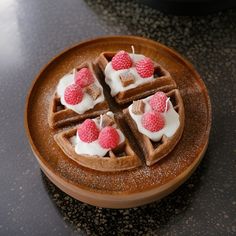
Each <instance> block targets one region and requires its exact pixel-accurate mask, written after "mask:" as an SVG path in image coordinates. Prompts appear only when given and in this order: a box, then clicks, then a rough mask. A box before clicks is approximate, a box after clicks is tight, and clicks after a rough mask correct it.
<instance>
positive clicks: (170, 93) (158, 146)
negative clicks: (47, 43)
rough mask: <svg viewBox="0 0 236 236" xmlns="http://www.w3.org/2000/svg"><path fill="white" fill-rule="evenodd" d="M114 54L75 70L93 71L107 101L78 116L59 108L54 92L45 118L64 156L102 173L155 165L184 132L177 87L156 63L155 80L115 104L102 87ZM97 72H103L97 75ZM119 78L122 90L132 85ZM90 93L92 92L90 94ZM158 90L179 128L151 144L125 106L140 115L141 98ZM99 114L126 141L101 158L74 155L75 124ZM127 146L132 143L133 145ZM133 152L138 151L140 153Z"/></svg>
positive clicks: (122, 94)
mask: <svg viewBox="0 0 236 236" xmlns="http://www.w3.org/2000/svg"><path fill="white" fill-rule="evenodd" d="M114 55H115V52H103V53H101V54H100V55H99V56H98V57H97V59H96V60H95V61H94V64H93V62H92V61H91V62H90V61H87V62H86V63H83V64H82V65H80V66H79V67H78V68H77V70H79V69H80V68H83V67H87V68H89V69H90V70H91V71H92V73H93V75H94V78H95V79H97V80H98V81H99V82H100V84H101V85H102V87H103V90H104V94H105V99H106V100H105V101H104V102H102V103H99V104H97V105H96V106H95V107H94V108H93V109H91V110H89V111H87V112H85V113H84V114H81V115H80V114H76V113H75V112H74V111H72V110H70V109H67V108H65V107H64V106H62V105H61V104H60V98H59V97H58V96H57V94H56V92H55V93H54V95H53V98H52V101H51V104H50V108H49V116H48V120H49V126H50V127H51V128H58V129H59V131H58V132H57V133H56V134H55V135H54V140H55V141H56V143H57V144H58V145H59V147H60V148H61V150H62V151H63V152H64V154H65V155H66V156H68V157H69V158H70V159H72V160H74V161H75V162H77V163H78V164H79V165H81V166H84V167H87V168H90V169H93V170H97V171H103V172H115V171H123V170H130V169H134V168H138V167H139V166H140V165H142V163H146V165H147V166H151V165H153V164H155V163H156V162H158V161H159V160H161V159H162V158H164V157H165V156H167V155H168V154H169V153H170V152H171V151H172V150H173V149H174V147H175V146H176V145H177V143H178V141H179V140H180V138H181V136H182V133H183V129H184V120H185V114H184V105H183V101H182V98H181V95H180V92H179V90H178V89H177V85H176V83H175V81H174V80H173V78H172V77H171V75H170V73H169V72H168V71H167V70H165V69H164V68H163V67H162V66H161V65H159V64H158V63H157V62H154V77H155V80H154V81H151V82H149V83H146V84H142V85H139V86H137V87H136V88H132V89H129V90H126V91H123V92H120V93H118V94H117V95H116V96H115V101H114V99H113V98H112V96H111V95H110V91H109V87H108V86H105V81H104V75H105V74H104V70H105V67H106V65H107V64H108V63H109V62H110V61H111V59H112V57H113V56H114ZM99 70H100V72H102V73H100V72H99ZM120 79H121V82H122V85H123V86H124V87H125V86H127V84H129V83H132V80H133V77H132V76H130V75H129V74H127V75H125V76H124V77H122V78H120ZM90 90H92V92H90ZM86 91H88V92H89V93H91V94H92V96H94V97H95V98H96V96H97V94H96V93H93V88H92V87H91V88H90V87H88V88H86ZM157 91H163V92H165V93H166V95H167V97H169V98H170V101H171V102H172V104H173V107H174V109H175V111H176V112H177V113H178V114H179V120H180V125H179V128H178V129H177V131H176V132H175V134H174V135H173V136H172V137H170V138H168V137H166V136H165V135H163V137H162V138H161V140H160V141H158V142H153V141H151V140H150V139H149V138H148V137H147V136H146V135H144V134H142V133H140V132H139V131H138V128H137V125H136V123H135V122H134V121H133V119H132V118H131V116H130V114H129V112H128V106H129V105H130V102H133V105H134V107H133V108H134V112H135V113H136V114H143V112H144V104H143V102H142V99H143V98H146V97H148V96H150V95H152V94H154V93H155V92H157ZM108 104H109V106H110V109H109V106H108ZM108 110H112V111H113V112H114V113H117V114H118V116H119V119H116V121H115V120H113V119H111V118H110V117H109V116H107V115H106V114H105V113H106V112H107V111H108ZM101 114H103V116H104V124H106V125H108V126H109V125H114V123H115V125H116V126H118V128H119V127H122V131H123V134H124V136H125V142H124V143H122V144H121V145H119V146H118V147H117V148H116V149H114V150H110V151H108V152H107V154H106V155H105V156H104V157H102V156H98V155H94V156H92V155H79V154H77V153H76V152H75V146H74V145H73V143H72V142H71V138H72V137H73V136H75V135H76V130H77V126H78V124H80V123H82V121H83V120H85V119H86V118H92V117H97V118H96V119H99V117H98V116H99V115H101ZM115 116H116V114H115ZM123 124H125V125H123ZM65 126H69V128H67V129H64V127H65ZM125 127H126V128H125ZM127 127H128V128H127ZM61 128H62V129H61ZM60 129H61V130H60ZM130 143H132V146H131V145H130ZM134 150H135V151H134ZM136 150H141V152H140V151H136ZM137 153H138V155H137ZM143 158H144V159H145V160H144V161H142V159H143Z"/></svg>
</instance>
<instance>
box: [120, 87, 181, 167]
mask: <svg viewBox="0 0 236 236" xmlns="http://www.w3.org/2000/svg"><path fill="white" fill-rule="evenodd" d="M166 96H167V97H169V98H170V101H171V102H172V104H173V107H174V109H175V111H176V112H177V113H178V114H179V120H180V125H179V128H178V129H177V131H176V132H175V134H174V135H173V136H172V137H170V138H168V137H167V136H165V135H163V137H162V138H161V140H160V141H158V142H153V141H152V140H150V139H149V138H148V137H147V136H146V135H144V134H142V133H140V132H139V130H138V128H137V125H136V123H135V121H134V120H133V119H132V117H131V116H130V114H129V111H128V109H127V108H126V109H125V110H124V115H125V119H126V121H127V123H128V124H129V126H130V128H131V130H132V132H133V134H134V136H135V138H136V140H137V143H138V144H139V146H140V147H141V148H142V150H143V154H144V156H145V160H146V164H147V165H148V166H151V165H153V164H154V163H156V162H158V161H159V160H161V159H162V158H163V157H165V156H167V155H168V154H169V153H170V152H171V151H172V150H173V149H174V147H175V145H176V144H177V143H178V141H179V140H180V138H181V136H182V133H183V129H184V119H185V115H184V106H183V101H182V98H181V95H180V93H179V90H178V89H174V90H171V91H169V92H167V93H166Z"/></svg>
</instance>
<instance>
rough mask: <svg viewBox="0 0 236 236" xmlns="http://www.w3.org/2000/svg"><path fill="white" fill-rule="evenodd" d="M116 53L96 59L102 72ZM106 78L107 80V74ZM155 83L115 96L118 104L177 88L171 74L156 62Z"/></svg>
mask: <svg viewBox="0 0 236 236" xmlns="http://www.w3.org/2000/svg"><path fill="white" fill-rule="evenodd" d="M115 54H116V52H103V53H101V54H100V55H99V57H98V58H97V59H96V61H95V63H96V64H97V65H98V66H99V67H100V69H101V70H102V72H104V71H105V68H106V66H107V64H108V63H109V62H110V61H111V60H112V57H113V56H114V55H115ZM103 74H104V78H103V79H105V73H103ZM154 78H155V80H154V81H151V82H149V83H145V84H141V85H139V86H137V87H135V88H131V89H128V90H126V91H121V92H119V93H118V94H117V95H116V96H115V100H116V102H117V103H118V104H125V103H128V102H132V101H134V100H137V99H140V98H143V97H145V96H149V95H151V94H153V93H155V92H157V91H163V92H166V91H169V90H171V89H174V88H176V83H175V81H174V80H173V78H172V77H171V75H170V73H169V72H168V71H167V70H165V69H164V68H163V67H162V66H161V65H160V64H158V63H157V62H154Z"/></svg>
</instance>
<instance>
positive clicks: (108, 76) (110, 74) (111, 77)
mask: <svg viewBox="0 0 236 236" xmlns="http://www.w3.org/2000/svg"><path fill="white" fill-rule="evenodd" d="M129 56H130V57H131V59H132V61H133V66H132V67H131V68H129V69H122V70H114V69H113V68H112V64H111V62H109V63H108V64H107V66H106V68H105V82H106V83H107V84H108V85H109V87H110V88H111V96H113V97H114V96H115V95H116V94H118V93H119V92H122V91H126V90H129V89H132V88H136V87H137V86H139V85H141V84H145V83H149V82H151V81H153V80H155V79H154V77H153V76H151V77H148V78H142V77H141V76H140V75H139V74H138V72H137V70H136V68H135V66H134V65H135V63H136V62H138V61H140V60H142V59H144V58H145V56H144V55H141V54H134V53H129ZM124 73H132V74H133V75H134V77H135V81H134V83H132V84H129V85H128V86H126V87H124V86H123V85H122V83H121V81H120V75H121V74H124Z"/></svg>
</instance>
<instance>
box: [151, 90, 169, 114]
mask: <svg viewBox="0 0 236 236" xmlns="http://www.w3.org/2000/svg"><path fill="white" fill-rule="evenodd" d="M167 99H168V98H167V96H166V95H165V93H163V92H156V93H155V94H154V95H153V96H152V97H151V99H150V101H149V104H150V106H151V108H152V110H153V111H157V112H164V111H165V109H166V100H167ZM169 108H170V106H169V103H168V105H167V111H168V110H169Z"/></svg>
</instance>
